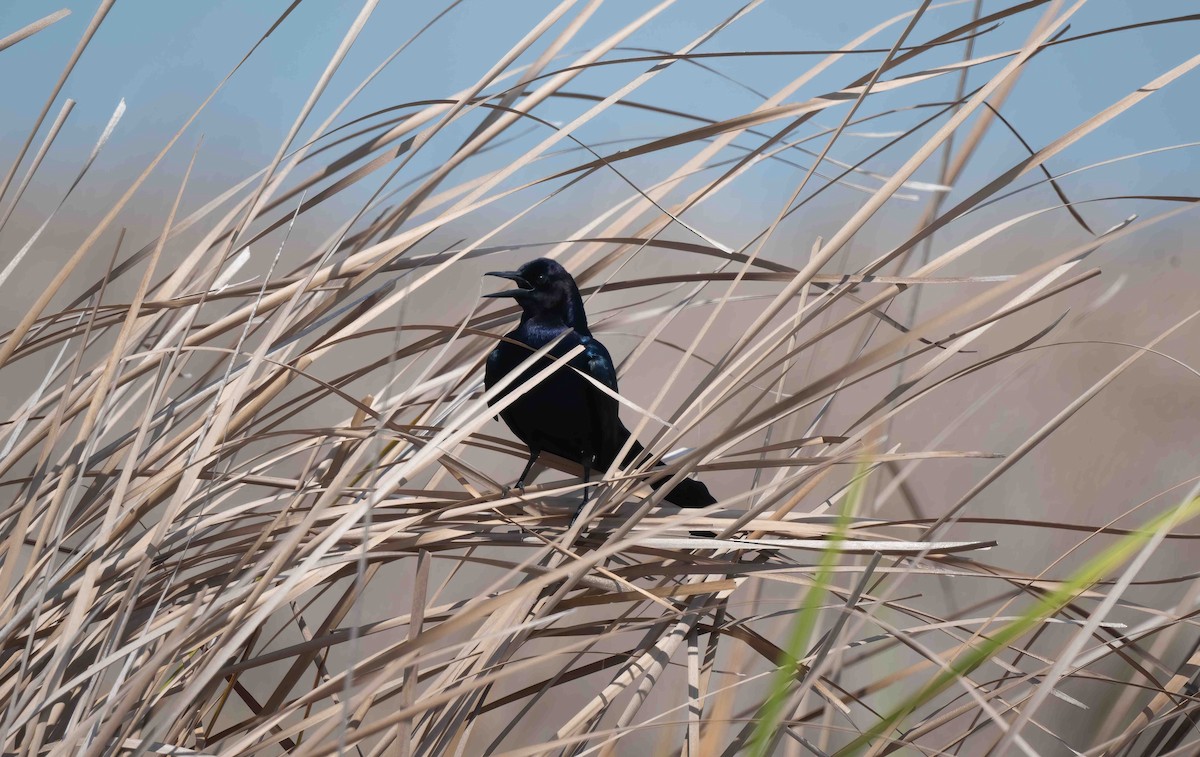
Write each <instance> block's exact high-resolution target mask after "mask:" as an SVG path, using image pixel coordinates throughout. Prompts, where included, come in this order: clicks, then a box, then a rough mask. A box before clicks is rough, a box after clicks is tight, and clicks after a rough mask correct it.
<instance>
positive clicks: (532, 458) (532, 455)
mask: <svg viewBox="0 0 1200 757" xmlns="http://www.w3.org/2000/svg"><path fill="white" fill-rule="evenodd" d="M541 454H542V451H541V450H540V449H538V448H537V447H530V448H529V462H527V463H525V470H523V471H521V477H520V478H518V479H517V483H516V487H517V488H518V489H520V490H521V493H522V494H524V493H525V477H526V476H528V475H529V471H530V469H532V468H533V464H534V463H536V462H537V459H538V456H539V455H541Z"/></svg>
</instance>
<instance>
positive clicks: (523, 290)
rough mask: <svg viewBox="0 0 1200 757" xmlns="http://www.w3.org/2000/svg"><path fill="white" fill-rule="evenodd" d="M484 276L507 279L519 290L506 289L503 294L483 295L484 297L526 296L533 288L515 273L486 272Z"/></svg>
mask: <svg viewBox="0 0 1200 757" xmlns="http://www.w3.org/2000/svg"><path fill="white" fill-rule="evenodd" d="M484 276H496V277H498V278H501V279H508V280H509V281H513V282H515V283H516V285H517V286H518V287H520V289H508V290H505V291H503V292H492V293H491V294H485V295H484V297H520V296H521V295H523V294H528V293H529V291H530V290H531V289H533V286H532V285H531V284H530V283H529V282H528V281H526V280H525V279H524V278H522V277H521V274H519V273H517V272H516V271H488V272H487V273H485V274H484Z"/></svg>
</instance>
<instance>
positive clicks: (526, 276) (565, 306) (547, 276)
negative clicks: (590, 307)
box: [484, 258, 587, 329]
mask: <svg viewBox="0 0 1200 757" xmlns="http://www.w3.org/2000/svg"><path fill="white" fill-rule="evenodd" d="M487 275H488V276H498V277H499V278H502V279H508V280H509V281H512V282H513V283H515V284H516V285H517V288H516V289H508V290H505V291H503V292H493V293H491V294H485V295H484V297H511V298H513V299H514V300H516V301H517V304H518V305H520V306H521V309H522V310H524V311H525V314H526V315H530V316H536V315H551V314H553V315H558V316H560V317H561V318H562V319H563V322H564V323H566V324H567V325H569V326H575V325H576V324H574V323H572V321H573V320H574V319H575V313H574V310H575V309H576V307H578V309H579V311H580V316H581V315H582V300H581V299H580V297H579V288H578V287H576V286H575V279H573V278H571V274H569V273H567V269H565V268H563V267H562V266H561V265H559V264H558V263H556V262H555V261H553V260H550V259H549V258H538V259H536V260H531V261H529V262H528V263H526V264H525V265H523V266H521V267H520V268H519V269H517V270H515V271H491V272H489V273H488V274H487ZM576 303H578V304H577V305H576ZM583 326H584V328H585V329H586V328H587V321H586V319H584V320H583Z"/></svg>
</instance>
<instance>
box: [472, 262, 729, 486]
mask: <svg viewBox="0 0 1200 757" xmlns="http://www.w3.org/2000/svg"><path fill="white" fill-rule="evenodd" d="M487 275H488V276H498V277H500V278H504V279H509V280H510V281H512V282H514V283H515V284H516V285H517V288H516V289H510V290H507V291H504V292H495V293H492V294H485V295H484V297H511V298H512V299H514V300H516V301H517V304H518V305H520V306H521V323H520V325H518V326H517V328H516V330H514V331H511V332H509V333H508V334H507V335H505V340H506V341H502V342H500V344H499V346H497V347H496V349H495V350H493V351H492V354H491V355H489V356H488V360H487V368H486V370H485V373H484V384H485V385H486V386H487V387H488V388H491V387H492V386H494V385H495V384H496V382H497V381H499V380H500V379H501V378H503V377H504V376H506V375H508V374H509V373H510V372H511V371H513V370H515V369H516V368H518V367H519V366H520V365H521V363H522V362H524V361H525V360H526V359H528V357H529V356H530V355H531V354H532V352H533V351H534V350H537V349H539V348H541V347H544V346H545V345H546V344H547V343H549V342H551V341H553V340H554V339H555V337H557V336H559V335H560V334H563V332H567V333H566V334H565V335H564V336H563V338H562V340H561V341H559V342H558V344H556V345H555V346H554V347H553V348H552V349H551V350H550V353H549V355H548V357H547V358H544V359H543V361H542V362H541V365H536V364H535V365H533V366H532V367H530V368H527V369H526V370H525V372H524V373H523V374H522V375H521V376H519V377H518V378H517V379H516V380H515V381H513V382H512V383H510V384H509V387H510V389H511V388H513V387H518V386H520V385H521V384H522V383H523V382H525V381H526V380H527V379H528V378H530V377H531V376H532V375H534V374H535V373H537V372H538V371H539V370H542V369H544V368H545V367H546V365H548V364H549V362H550V361H552V360H553V359H556V358H559V357H561V356H563V355H564V354H566V353H567V352H569V351H570V350H571V349H573V348H574V347H576V346H579V345H582V346H583V351H582V352H581V353H579V354H578V355H576V356H575V357H574V358H572V359H571V360H570V362H568V363H567V364H566V365H564V366H563V367H560V368H559V369H558V370H556V371H555V372H554V373H552V374H550V375H549V376H547V377H546V378H545V379H543V380H542V381H541V382H540V383H538V384H537V385H535V386H533V387H531V388H530V389H529V390H528V391H527V392H525V394H523V395H522V396H521V397H520V398H518V399H517V400H516V401H515V402H513V403H512V404H511V405H509V406H508V407H507V408H505V409H504V410H502V411H500V416H501V417H502V418H503V419H504V422H505V423H507V424H508V427H509V428H510V429H512V432H513V433H514V434H516V435H517V438H519V439H520V440H521V441H522V442H524V443H525V445H526V446H527V447H529V461H528V462H527V463H526V464H525V470H523V471H521V477H520V478H519V479H518V480H517V484H516V485H517V488H524V485H525V478H526V476H528V475H529V471H530V469H532V468H533V465H534V463H535V462H537V459H538V456H539V455H541V453H543V452H549V453H551V454H554V455H558V456H559V457H562V458H566V459H567V460H573V461H574V462H576V463H579V464H580V465H582V466H583V481H584V483H588V481H589V479H590V477H591V473H592V470H594V469H599V470H608V467H609V466H610V465H612V462H613V460H614V459H615V458H616V456H617V453H618V452H619V451H620V450H621V447H622V446H624V444H625V442H626V440H627V439H629V429H627V428H625V426H624V424H622V423H621V419H620V417H619V416H618V414H617V407H618V403H617V401H616V400H615V399H614V398H613V397H611V396H609V395H607V394H605V393H604V392H602V391H600V390H599V389H598V388H596V387H595V386H594V385H593V384H592V383H591V382H589V381H588V380H587V379H585V378H584V377H583V376H581V375H579V374H580V373H582V374H584V375H587V376H591V377H592V378H593V379H595V380H596V381H598V382H599V383H601V384H603V385H605V386H607V387H608V388H609V389H611V390H613V392H616V391H617V370H616V366H615V365H614V364H613V360H612V357H611V356H610V355H609V354H608V350H607V349H605V348H604V345H603V344H601V343H600V342H599V341H598V340H597V339H596V338H595V337H593V336H592V332H591V331H590V330H589V329H588V324H587V315H586V313H585V312H584V309H583V297H581V296H580V294H579V287H577V286H576V285H575V279H573V278H571V274H569V273H567V271H566V269H565V268H563V267H562V266H561V265H559V264H558V263H556V262H555V261H553V260H549V259H547V258H538V259H537V260H532V261H530V262H528V263H526V264H525V265H523V266H521V268H520V269H519V270H517V271H495V272H492V273H488V274H487ZM516 343H519V344H516ZM522 344H523V345H525V347H521V346H520V345H522ZM568 366H569V367H568ZM572 368H573V369H575V370H572ZM576 371H578V372H579V373H576ZM505 394H507V392H505ZM502 396H503V395H501V396H498V397H496V398H495V399H494V400H493V402H495V401H498V400H499V399H500V398H501V397H502ZM643 451H644V448H643V447H642V445H641V444H639V443H638V442H637V440H636V439H635V440H634V441H633V444H632V445H631V449H630V451H629V453H628V454H627V455H626V456H625V459H624V460H623V461H622V466H627V465H629V464H630V463H632V462H633V460H634V459H635V458H637V457H638V456H639V455H640V454H641V453H642V452H643ZM659 465H662V463H659ZM665 483H666V479H659V480H658V481H656V482H654V483H651V486H652V487H654V488H655V489H658V488H659V487H661V486H662V485H663V484H665ZM666 500H667V501H668V502H670V503H672V504H675V505H678V506H680V507H706V506H708V505H712V504H715V503H716V501H717V500H716V499H714V498H713V496H712V495H711V494H710V493H709V492H708V487H706V486H705V485H704V484H703V483H701V482H700V481H697V480H695V479H690V478H689V479H684V480H683V481H680V482H679V483H678V484H677V485H676V486H675V487H674V488H673V489H671V491H670V492H669V493H668V494H667V496H666ZM587 501H588V490H587V488H585V489H584V490H583V503H582V504H581V505H580V509H581V510H582V507H583V505H586V504H587Z"/></svg>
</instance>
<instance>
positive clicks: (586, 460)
mask: <svg viewBox="0 0 1200 757" xmlns="http://www.w3.org/2000/svg"><path fill="white" fill-rule="evenodd" d="M595 464H596V456H595V455H594V454H592V453H590V452H588V453H584V455H583V483H584V487H583V501H582V502H580V503H579V509H578V510H576V511H575V514H574V515H573V516H571V525H572V526H573V525H575V521H576V520H578V519H579V514H580V513H582V512H583V508H585V507H587V503H588V491H589V490H590V489H591V487H590V486H588V485H587V484H589V483H591V481H592V466H593V465H595Z"/></svg>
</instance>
